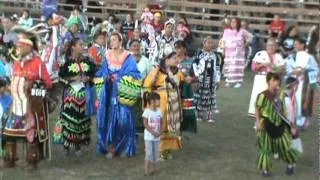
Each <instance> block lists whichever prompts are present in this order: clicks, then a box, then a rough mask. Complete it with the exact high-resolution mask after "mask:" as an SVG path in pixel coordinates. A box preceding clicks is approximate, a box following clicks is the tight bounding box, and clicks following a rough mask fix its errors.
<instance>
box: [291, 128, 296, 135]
mask: <svg viewBox="0 0 320 180" xmlns="http://www.w3.org/2000/svg"><path fill="white" fill-rule="evenodd" d="M290 131H291V135H292V136H295V135H297V128H296V127H291V129H290Z"/></svg>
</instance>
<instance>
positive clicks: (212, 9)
mask: <svg viewBox="0 0 320 180" xmlns="http://www.w3.org/2000/svg"><path fill="white" fill-rule="evenodd" d="M269 1H270V2H271V4H269V5H268V6H266V4H265V2H266V1H262V0H239V1H237V4H230V5H225V4H224V3H210V0H207V1H206V0H202V1H195V0H168V1H166V2H164V3H163V6H164V9H163V10H162V12H163V13H164V14H166V15H174V16H178V15H185V16H186V17H187V19H188V22H189V25H190V26H191V27H192V32H193V33H195V34H198V35H214V36H218V35H219V34H220V33H221V30H222V29H221V22H222V20H223V18H224V16H225V14H227V15H228V16H229V17H238V18H240V19H244V20H247V21H248V22H249V24H250V28H251V29H252V30H255V31H256V32H259V33H258V35H259V36H260V37H262V38H266V37H267V34H266V30H267V27H268V25H267V22H268V21H271V20H272V18H271V17H266V15H267V14H269V15H270V14H279V15H280V16H281V17H282V19H283V20H284V21H285V22H286V24H288V25H292V24H298V25H300V26H299V28H300V32H302V33H307V32H308V31H309V29H310V27H311V26H312V25H319V24H320V18H319V17H320V4H319V0H309V1H306V0H305V1H304V2H300V0H269ZM60 2H61V1H60ZM104 2H105V5H104V6H99V7H97V6H88V9H89V8H91V9H101V12H103V13H94V12H88V13H87V15H88V17H96V18H101V19H105V18H106V17H107V15H108V14H109V13H111V12H120V13H122V14H125V13H133V14H135V17H139V16H140V14H141V13H142V10H143V7H144V5H145V4H147V3H148V2H149V3H150V2H152V1H147V0H105V1H104ZM211 2H216V1H214V0H212V1H211ZM223 2H224V1H223ZM123 4H126V6H123ZM72 6H73V5H70V4H66V3H59V13H60V14H62V15H65V16H68V15H69V13H70V12H69V11H65V10H64V9H65V8H66V7H69V8H70V7H72ZM24 9H28V10H29V11H30V12H31V14H32V15H34V16H35V15H37V16H39V15H40V11H41V10H40V2H39V0H33V1H32V0H15V3H13V2H12V1H11V2H8V1H7V0H0V12H4V13H21V12H22V11H23V10H24Z"/></svg>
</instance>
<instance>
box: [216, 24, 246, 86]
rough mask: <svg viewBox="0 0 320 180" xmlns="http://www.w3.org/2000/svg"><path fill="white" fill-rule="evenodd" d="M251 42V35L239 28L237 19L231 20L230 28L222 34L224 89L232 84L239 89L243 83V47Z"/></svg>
mask: <svg viewBox="0 0 320 180" xmlns="http://www.w3.org/2000/svg"><path fill="white" fill-rule="evenodd" d="M251 40H252V35H251V34H250V33H249V32H248V31H246V30H243V29H242V28H241V23H240V20H239V19H236V18H233V19H232V20H231V28H227V29H225V30H224V32H223V37H222V42H223V48H224V56H225V58H224V73H223V74H224V75H225V77H226V84H225V86H226V87H229V86H230V85H231V84H234V86H233V87H234V88H240V87H241V86H242V82H243V76H244V69H245V64H246V63H245V47H246V44H249V43H250V42H251Z"/></svg>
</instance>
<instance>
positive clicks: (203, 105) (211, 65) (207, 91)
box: [193, 36, 220, 123]
mask: <svg viewBox="0 0 320 180" xmlns="http://www.w3.org/2000/svg"><path fill="white" fill-rule="evenodd" d="M193 73H194V76H195V77H196V78H197V79H198V85H197V89H196V91H195V94H194V103H195V106H196V112H197V120H198V121H202V120H208V122H209V123H214V122H215V121H214V117H213V113H214V111H215V110H217V108H216V90H217V84H218V83H219V82H220V59H219V58H218V56H217V55H216V54H215V52H214V51H213V39H212V37H210V36H208V37H206V38H205V39H204V40H203V49H202V50H201V51H200V52H199V53H198V54H197V56H196V59H195V61H194V63H193Z"/></svg>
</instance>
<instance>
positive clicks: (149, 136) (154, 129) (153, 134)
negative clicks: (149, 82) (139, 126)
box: [142, 92, 162, 175]
mask: <svg viewBox="0 0 320 180" xmlns="http://www.w3.org/2000/svg"><path fill="white" fill-rule="evenodd" d="M144 102H145V104H146V105H147V108H146V109H145V110H144V112H143V114H142V118H143V124H144V127H145V130H144V140H145V152H146V157H145V175H152V174H153V172H154V170H155V164H156V162H157V161H158V158H159V144H160V135H161V120H162V113H161V111H160V108H159V107H160V95H159V94H158V93H156V92H151V93H145V94H144Z"/></svg>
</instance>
